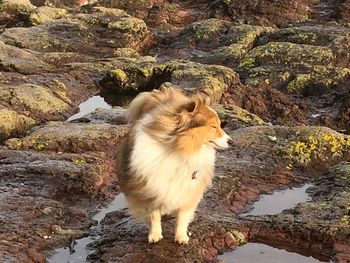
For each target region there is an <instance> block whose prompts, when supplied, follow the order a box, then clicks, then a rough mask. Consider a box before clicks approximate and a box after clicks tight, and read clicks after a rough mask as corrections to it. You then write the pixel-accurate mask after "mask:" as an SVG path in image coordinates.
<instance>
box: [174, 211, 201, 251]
mask: <svg viewBox="0 0 350 263" xmlns="http://www.w3.org/2000/svg"><path fill="white" fill-rule="evenodd" d="M195 210H196V206H195V207H186V208H180V209H179V210H178V211H177V214H176V226H175V241H176V242H177V243H179V244H188V241H189V239H190V238H189V237H188V235H187V228H188V225H189V223H190V222H191V220H192V219H193V215H194V211H195Z"/></svg>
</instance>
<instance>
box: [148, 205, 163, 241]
mask: <svg viewBox="0 0 350 263" xmlns="http://www.w3.org/2000/svg"><path fill="white" fill-rule="evenodd" d="M148 227H149V234H148V243H156V242H158V241H159V240H161V239H162V238H163V235H162V223H161V215H160V211H159V210H154V211H153V212H151V213H150V214H149V216H148Z"/></svg>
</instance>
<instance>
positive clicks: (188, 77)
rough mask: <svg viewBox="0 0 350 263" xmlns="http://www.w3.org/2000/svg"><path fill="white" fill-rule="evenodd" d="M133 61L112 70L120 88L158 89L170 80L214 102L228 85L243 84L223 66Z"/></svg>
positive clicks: (180, 61) (112, 74)
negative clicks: (203, 93)
mask: <svg viewBox="0 0 350 263" xmlns="http://www.w3.org/2000/svg"><path fill="white" fill-rule="evenodd" d="M133 61H134V63H125V64H121V65H120V67H115V68H114V69H113V70H111V71H110V76H111V78H112V79H113V80H114V81H115V82H116V86H117V87H118V88H119V89H122V90H125V91H127V90H129V91H143V90H148V89H154V88H157V87H158V86H159V85H160V84H162V83H164V82H167V81H169V82H171V83H172V84H174V85H177V86H180V87H181V88H182V89H184V90H186V91H189V92H196V91H198V90H200V91H203V92H205V93H206V94H208V95H209V97H210V98H211V100H212V101H213V102H219V101H220V99H221V96H222V94H223V93H224V92H225V91H226V90H227V89H228V87H230V86H231V85H233V84H234V83H240V82H239V76H238V74H237V73H236V72H234V71H233V70H231V69H229V68H227V67H224V66H220V65H205V64H200V63H195V62H189V61H185V60H170V61H168V62H165V63H156V62H152V61H141V62H139V59H137V60H133ZM156 76H158V77H156Z"/></svg>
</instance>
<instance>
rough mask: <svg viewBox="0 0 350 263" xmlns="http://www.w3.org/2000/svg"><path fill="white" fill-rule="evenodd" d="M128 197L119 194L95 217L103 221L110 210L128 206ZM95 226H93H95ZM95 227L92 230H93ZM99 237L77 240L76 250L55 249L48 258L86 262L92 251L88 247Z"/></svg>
mask: <svg viewBox="0 0 350 263" xmlns="http://www.w3.org/2000/svg"><path fill="white" fill-rule="evenodd" d="M126 206H127V205H126V199H125V196H124V195H123V194H118V195H117V196H116V197H115V198H114V200H113V201H112V202H111V203H110V204H109V205H108V206H106V207H103V208H101V209H100V210H99V211H98V213H97V214H96V215H94V216H93V219H94V220H96V221H98V223H100V222H101V220H102V219H103V218H104V217H105V215H106V214H107V213H109V212H112V211H116V210H120V209H123V208H126ZM95 227H96V226H94V227H93V228H95ZM93 228H92V229H91V230H93ZM96 238H97V237H93V236H88V237H84V238H81V239H78V240H76V241H75V244H74V246H73V249H74V252H71V251H70V250H69V248H67V247H66V248H58V249H56V250H55V251H54V253H55V254H54V255H53V256H52V257H50V258H48V259H47V261H48V262H49V263H83V262H86V257H87V256H88V255H89V254H90V253H91V252H89V249H88V248H87V247H86V246H87V245H88V244H89V243H91V242H93V241H94V240H95V239H96Z"/></svg>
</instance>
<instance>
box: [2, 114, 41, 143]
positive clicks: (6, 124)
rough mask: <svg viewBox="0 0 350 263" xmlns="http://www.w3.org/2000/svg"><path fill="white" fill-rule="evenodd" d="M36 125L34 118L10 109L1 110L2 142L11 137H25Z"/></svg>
mask: <svg viewBox="0 0 350 263" xmlns="http://www.w3.org/2000/svg"><path fill="white" fill-rule="evenodd" d="M34 124H35V121H34V120H33V119H32V118H29V117H27V116H24V115H21V114H18V113H16V112H14V111H11V110H8V109H0V142H2V141H4V140H6V139H8V138H10V137H17V136H21V135H24V134H25V132H26V131H27V130H29V129H30V128H32V127H33V126H34Z"/></svg>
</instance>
